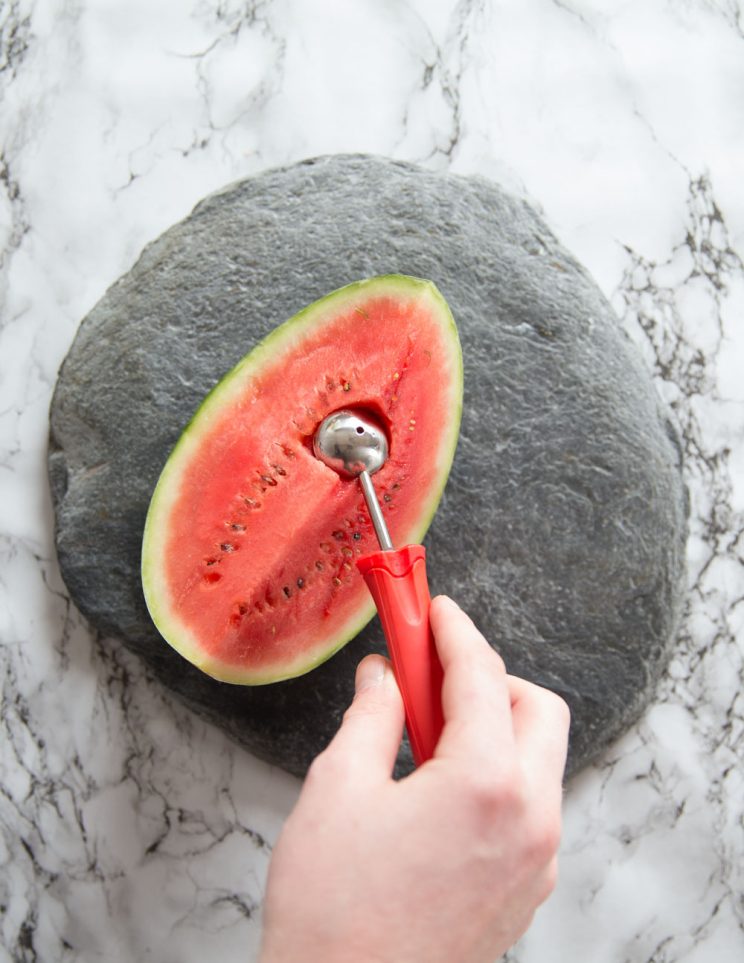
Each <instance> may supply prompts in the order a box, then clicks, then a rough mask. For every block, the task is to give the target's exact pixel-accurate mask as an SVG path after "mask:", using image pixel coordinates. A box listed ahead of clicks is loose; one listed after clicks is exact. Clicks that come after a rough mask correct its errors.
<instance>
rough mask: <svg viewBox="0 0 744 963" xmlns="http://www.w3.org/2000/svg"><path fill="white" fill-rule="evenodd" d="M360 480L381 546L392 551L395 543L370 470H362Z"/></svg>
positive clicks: (385, 550) (384, 549)
mask: <svg viewBox="0 0 744 963" xmlns="http://www.w3.org/2000/svg"><path fill="white" fill-rule="evenodd" d="M359 481H360V483H361V486H362V491H363V492H364V500H365V501H366V502H367V508H368V509H369V515H370V518H371V519H372V525H373V526H374V529H375V535H377V541H378V542H379V543H380V548H381V549H382V550H383V552H392V550H393V543H392V541H391V540H390V533H389V532H388V530H387V525H386V524H385V519H384V518H383V516H382V509H381V508H380V503H379V502H378V501H377V495H376V494H375V487H374V485H373V484H372V479H371V478H370V476H369V472H368V471H363V472H360V474H359Z"/></svg>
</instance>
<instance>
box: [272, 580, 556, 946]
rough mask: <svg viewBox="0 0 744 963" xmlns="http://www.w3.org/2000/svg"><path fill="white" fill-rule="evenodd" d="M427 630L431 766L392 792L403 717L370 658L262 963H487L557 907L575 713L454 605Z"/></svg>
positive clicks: (280, 868) (287, 876)
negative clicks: (438, 676) (435, 661)
mask: <svg viewBox="0 0 744 963" xmlns="http://www.w3.org/2000/svg"><path fill="white" fill-rule="evenodd" d="M431 626H432V631H433V634H434V638H435V641H436V645H437V651H438V652H439V657H440V659H441V662H442V667H443V669H444V685H443V689H442V708H443V711H444V719H445V725H444V729H443V731H442V735H441V738H440V740H439V743H438V745H437V748H436V751H435V753H434V757H433V758H432V759H430V760H429V761H427V762H426V763H425V764H424V765H423V766H421V767H420V768H419V769H417V770H416V771H415V772H414V773H412V774H411V775H410V776H408V777H406V778H405V779H403V780H401V781H399V782H395V781H394V780H393V779H392V776H391V773H392V769H393V765H394V762H395V758H396V755H397V751H398V747H399V744H400V740H401V736H402V730H403V721H404V720H403V704H402V701H401V697H400V693H399V691H398V687H397V685H396V683H395V679H394V677H393V674H392V670H391V668H390V665H389V663H388V662H387V661H386V660H385V659H383V658H382V657H381V656H368V657H367V658H365V659H364V660H363V661H362V662H361V663H360V665H359V668H358V670H357V677H356V694H355V696H354V701H353V702H352V704H351V706H350V707H349V709H348V710H347V712H346V714H345V716H344V720H343V724H342V725H341V728H340V729H339V731H338V733H337V734H336V736H335V737H334V739H333V741H332V742H331V743H330V745H329V746H328V748H327V749H326V750H325V751H324V752H322V753H321V754H320V755H319V756H318V757H317V758H316V759H315V761H314V762H313V764H312V766H311V767H310V770H309V771H308V774H307V778H306V781H305V784H304V786H303V789H302V792H301V794H300V798H299V800H298V802H297V805H296V807H295V809H294V810H293V812H292V813H291V815H290V817H289V819H288V820H287V823H286V825H285V827H284V830H283V832H282V834H281V837H280V839H279V842H278V843H277V846H276V849H275V851H274V856H273V859H272V862H271V866H270V870H269V879H268V887H267V894H266V902H265V909H264V942H263V950H262V955H261V963H340V961H343V963H393V961H394V963H492V961H493V960H494V959H495V958H496V957H498V956H499V955H501V954H502V953H504V952H505V951H506V950H507V949H508V948H509V947H510V946H511V945H512V944H513V943H514V942H515V941H516V940H517V939H518V938H519V937H520V936H521V935H522V934H523V933H524V931H525V930H526V929H527V927H528V926H529V924H530V922H531V920H532V917H533V914H534V912H535V910H536V908H537V907H538V906H539V905H540V903H542V902H543V901H544V900H545V899H546V898H547V897H548V895H549V894H550V892H551V891H552V889H553V886H554V884H555V877H556V853H557V849H558V841H559V836H560V810H561V798H562V785H561V780H562V776H563V770H564V766H565V760H566V747H567V737H568V722H569V714H568V708H567V707H566V704H565V703H564V702H563V700H562V699H560V698H559V697H558V696H556V695H554V694H553V693H551V692H548V691H547V690H545V689H541V688H539V687H538V686H535V685H532V684H531V683H528V682H525V681H523V680H521V679H517V678H514V677H511V676H508V675H507V674H506V671H505V668H504V664H503V661H502V660H501V658H500V657H499V656H498V655H497V654H496V653H495V652H494V651H493V650H492V649H491V647H490V646H489V645H488V643H487V642H486V640H485V639H484V638H483V636H482V635H481V634H480V632H478V630H477V629H476V628H475V626H474V625H473V623H472V622H471V621H470V619H469V618H468V617H467V616H466V615H465V614H464V613H463V612H462V611H461V610H460V609H459V608H458V607H457V605H456V604H455V603H454V602H452V601H451V600H450V599H448V598H445V597H441V596H440V597H438V598H435V599H434V600H433V601H432V605H431Z"/></svg>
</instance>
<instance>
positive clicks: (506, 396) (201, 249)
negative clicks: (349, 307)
mask: <svg viewBox="0 0 744 963" xmlns="http://www.w3.org/2000/svg"><path fill="white" fill-rule="evenodd" d="M388 273H401V274H410V275H414V276H417V277H424V278H429V279H431V280H433V281H434V282H435V283H436V284H437V286H438V287H439V289H440V290H441V291H442V293H443V294H444V296H445V298H446V299H447V301H448V302H449V305H450V307H451V309H452V312H453V314H454V317H455V320H456V322H457V325H458V329H459V332H460V339H461V342H462V348H463V357H464V372H465V403H464V409H463V419H462V426H461V434H460V440H459V444H458V449H457V453H456V456H455V461H454V465H453V469H452V473H451V476H450V479H449V482H448V485H447V488H446V491H445V495H444V498H443V500H442V503H441V505H440V507H439V510H438V512H437V515H436V517H435V519H434V521H433V523H432V527H431V529H430V531H429V534H428V536H427V538H426V540H425V544H426V546H427V552H428V559H427V561H428V570H429V581H430V585H431V589H432V593H439V592H444V593H446V594H449V595H451V596H452V597H453V598H455V599H456V600H457V601H458V602H459V603H460V604H461V605H462V606H463V608H465V609H466V610H467V611H468V612H469V614H470V615H471V616H472V617H473V619H474V621H475V622H476V624H477V625H478V626H479V628H480V629H481V630H482V631H483V632H484V634H485V635H486V637H487V638H488V639H489V641H490V642H491V644H492V645H493V646H494V647H495V648H497V649H498V650H499V651H500V652H501V654H502V655H503V657H504V659H505V661H506V664H507V668H508V670H509V671H510V672H512V673H514V674H517V675H521V676H524V677H526V678H528V679H531V680H532V681H535V682H537V683H539V684H541V685H544V686H547V687H549V688H551V689H553V690H554V691H556V692H558V693H560V694H561V695H562V696H563V697H564V698H565V699H566V700H567V701H568V703H569V705H570V707H571V713H572V727H571V745H570V753H569V766H568V772H569V773H573V772H576V771H577V770H578V769H579V768H581V767H582V766H583V765H585V764H586V763H587V762H589V761H590V760H592V759H594V758H596V756H597V755H598V754H599V753H601V751H602V749H603V748H604V747H606V746H607V745H608V744H609V743H610V742H611V741H612V740H614V739H615V738H616V737H617V736H618V735H619V734H620V733H621V732H623V731H624V730H625V729H626V728H627V727H628V726H629V725H630V724H631V723H632V722H633V721H634V720H635V719H636V718H637V717H638V715H639V714H640V713H641V712H642V710H643V709H644V707H645V706H646V705H647V704H648V703H649V701H650V700H651V699H652V698H653V694H654V688H655V683H656V681H657V680H658V678H659V676H660V674H661V673H662V672H663V671H664V668H665V666H666V663H667V659H668V656H669V652H670V647H671V646H672V645H673V642H674V632H675V627H676V624H677V618H678V614H679V610H680V606H681V601H682V592H683V585H684V546H685V538H686V513H687V502H686V492H685V489H684V486H683V483H682V479H681V456H680V446H679V441H678V438H677V435H676V432H675V429H674V427H673V425H672V423H671V421H670V418H669V414H668V412H667V411H666V410H665V409H664V407H663V405H662V404H661V403H660V401H659V399H658V398H657V396H656V394H655V391H654V388H653V385H652V382H651V378H650V375H649V373H648V372H647V371H646V369H645V367H644V365H643V363H642V361H641V359H640V357H639V356H638V354H637V353H636V351H635V349H634V347H633V346H632V345H631V344H630V342H629V340H628V339H627V337H626V336H625V334H624V333H623V331H622V329H621V327H620V325H619V322H618V321H617V319H616V317H615V316H614V314H613V312H612V310H611V308H610V306H609V305H608V303H607V301H606V299H605V298H604V297H603V295H602V294H601V292H600V291H599V290H598V288H597V286H596V285H595V284H594V282H593V281H592V279H591V278H590V277H589V276H588V274H587V273H586V271H585V270H584V269H583V268H582V267H581V265H579V264H578V263H577V262H576V261H575V259H574V258H573V257H572V256H571V255H570V254H569V253H568V252H567V251H565V250H564V249H563V248H562V247H561V246H560V245H559V244H558V242H557V241H556V239H555V237H554V236H553V235H552V234H551V232H550V231H549V230H548V229H547V227H546V226H545V224H544V223H543V221H542V220H541V219H540V217H539V216H538V215H537V214H536V213H535V211H534V210H533V209H532V208H531V207H530V206H529V205H528V204H526V203H525V202H524V201H522V200H518V199H515V198H514V197H511V196H510V195H508V194H506V193H505V192H504V191H503V190H501V189H500V188H499V187H497V186H496V185H494V184H492V183H490V182H488V181H485V180H483V179H480V178H463V177H457V176H452V175H443V174H436V173H431V172H428V171H425V170H423V169H421V168H417V167H415V166H413V165H410V164H405V163H399V162H395V161H391V160H387V159H384V158H379V157H371V156H361V155H353V156H345V155H341V156H329V157H322V158H317V159H313V160H308V161H305V162H302V163H299V164H296V165H294V166H291V167H287V168H283V169H278V170H272V171H268V172H266V173H263V174H260V175H257V176H255V177H251V178H247V179H245V180H242V181H239V182H237V183H235V184H231V185H229V186H228V187H226V188H225V189H224V190H222V191H220V192H218V193H216V194H213V195H211V196H209V197H207V198H206V199H205V200H204V201H202V202H201V203H200V204H199V205H198V206H197V207H196V208H195V210H194V211H193V213H192V214H191V215H190V216H189V217H187V218H186V219H185V220H184V221H182V222H181V223H179V224H177V225H175V226H174V227H172V228H171V229H169V230H168V231H166V232H165V233H164V234H163V235H162V236H161V237H160V238H158V239H157V240H156V241H154V242H153V243H152V244H150V245H149V246H148V247H147V248H146V249H145V250H144V251H143V253H142V255H141V256H140V258H139V260H138V261H137V263H136V264H135V265H134V267H133V268H132V269H131V271H130V272H129V273H128V274H127V275H125V276H124V277H122V278H121V279H120V280H119V281H117V282H116V283H115V284H114V285H113V286H112V287H111V288H110V290H109V291H108V292H107V293H106V295H105V296H104V297H103V298H102V299H101V301H100V302H99V303H98V304H97V305H96V306H95V307H94V309H93V310H92V311H91V312H90V314H89V315H88V316H87V317H86V318H85V319H84V320H83V322H82V324H81V326H80V329H79V332H78V334H77V337H76V338H75V341H74V343H73V345H72V347H71V349H70V351H69V354H68V356H67V358H66V360H65V362H64V364H63V366H62V369H61V371H60V375H59V380H58V383H57V387H56V390H55V394H54V399H53V402H52V409H51V434H50V446H49V473H50V481H51V490H52V497H53V502H54V509H55V515H56V526H57V528H56V544H57V551H58V556H59V561H60V565H61V569H62V574H63V577H64V579H65V582H66V584H67V586H68V588H69V591H70V593H71V595H72V598H73V600H74V601H75V603H76V604H77V606H78V607H79V608H80V610H81V611H82V612H83V613H84V615H85V616H86V617H87V618H88V619H89V620H90V621H91V623H92V624H93V625H94V626H96V627H97V628H98V629H99V630H100V632H101V633H102V634H103V635H104V636H106V637H107V642H106V644H118V642H123V643H124V644H126V645H127V646H129V647H130V648H131V649H133V650H134V651H135V652H137V653H138V654H139V655H140V656H141V657H142V658H143V659H144V660H145V661H146V662H147V663H148V665H149V666H150V668H151V669H152V671H153V672H154V673H155V674H156V675H157V676H158V678H159V679H161V680H162V682H163V683H164V684H165V685H166V686H168V687H169V688H170V689H171V690H172V691H173V692H174V693H176V694H177V695H178V696H179V697H180V698H182V699H183V700H184V701H185V702H186V703H188V704H189V705H190V706H191V707H192V708H193V709H194V710H195V711H196V712H198V713H200V714H201V715H203V716H205V717H207V718H208V719H210V720H212V721H213V722H214V723H216V724H217V725H219V726H221V727H222V728H223V729H225V730H226V731H227V732H229V733H230V734H231V735H232V736H233V737H234V738H235V739H237V740H238V741H239V742H241V743H242V744H244V745H245V746H247V747H248V748H249V749H250V750H251V751H252V752H254V753H255V754H256V755H257V756H259V757H261V758H263V759H266V760H268V761H270V762H272V763H275V764H277V765H279V766H281V767H283V768H284V769H286V770H288V771H290V772H292V773H295V774H297V775H302V774H303V773H304V772H305V771H306V769H307V767H308V765H309V763H310V762H311V760H312V759H313V757H314V756H315V755H316V754H317V752H318V751H320V750H321V749H322V748H323V747H324V745H326V743H327V742H328V740H329V739H330V738H331V736H332V735H333V733H334V732H335V730H336V728H337V727H338V724H339V722H340V718H341V715H342V713H343V711H344V709H345V708H346V707H347V705H348V704H349V702H350V700H351V696H352V692H353V679H354V669H355V666H356V664H357V662H358V661H359V660H360V659H361V658H362V656H363V655H364V654H365V653H367V652H370V651H384V640H383V638H382V634H381V630H380V627H379V623H378V621H377V619H375V620H373V622H372V623H371V624H370V625H369V626H368V627H367V628H366V629H365V630H364V631H363V632H362V633H361V634H360V635H359V636H358V637H357V638H356V639H355V640H353V641H352V642H351V643H350V644H349V645H347V646H346V647H345V648H344V649H343V650H341V652H339V653H338V654H337V655H336V656H334V657H333V658H332V659H331V660H330V661H329V662H327V663H325V664H324V665H322V666H320V667H319V668H318V669H316V670H314V671H313V672H311V673H309V674H308V675H305V676H302V677H300V678H298V679H294V680H291V681H288V682H283V683H278V684H275V685H270V686H262V687H254V688H248V687H240V686H233V685H229V684H226V683H220V682H216V681H214V680H212V679H210V678H208V677H207V676H205V675H203V674H202V673H201V672H199V671H198V670H197V669H195V668H194V667H193V666H191V665H190V664H189V663H187V662H186V661H184V660H183V659H182V658H181V657H180V656H179V655H177V654H176V653H175V652H174V651H173V650H172V649H171V648H170V646H169V645H167V644H166V643H165V642H164V641H163V640H162V639H161V638H160V636H159V635H158V633H157V631H156V629H155V628H154V626H153V624H152V622H151V620H150V618H149V615H148V613H147V609H146V606H145V603H144V598H143V594H142V588H141V584H140V574H139V573H140V545H141V539H142V529H143V525H144V520H145V515H146V513H147V507H148V503H149V499H150V495H151V493H152V490H153V488H154V486H155V483H156V481H157V478H158V476H159V473H160V470H161V468H162V466H163V464H164V462H165V460H166V459H167V456H168V453H169V451H170V450H171V448H172V447H173V445H174V444H175V442H176V440H177V439H178V436H179V434H180V432H181V431H182V429H183V428H184V427H185V425H186V423H187V422H188V420H189V418H190V417H191V415H192V414H193V412H194V411H195V410H196V408H197V407H198V406H199V404H200V402H201V400H202V399H203V397H204V396H205V395H206V394H207V392H208V391H209V390H210V389H211V388H212V387H213V386H214V384H215V383H216V382H217V381H218V380H219V379H220V378H221V377H222V375H224V374H225V373H226V372H227V371H228V370H229V369H230V368H232V367H233V365H234V364H235V363H236V362H237V361H238V360H239V359H240V358H241V357H242V356H243V355H245V354H246V353H247V352H248V351H249V350H250V349H251V348H252V347H253V346H254V345H255V344H256V342H257V341H258V340H260V339H261V338H262V337H264V336H265V335H266V334H267V333H268V332H269V331H270V330H271V329H272V328H274V327H275V326H276V325H277V324H280V323H281V322H282V321H285V320H286V319H287V318H289V317H291V316H292V315H293V314H295V313H296V312H297V311H298V310H300V309H301V308H303V307H304V306H305V305H307V304H309V303H310V302H311V301H314V300H315V299H317V298H319V297H322V296H323V295H325V294H327V293H329V292H330V291H332V290H334V289H335V288H338V287H341V286H342V285H344V284H347V283H349V282H351V281H354V280H358V279H360V278H363V277H370V276H373V275H378V274H388ZM117 640H118V642H117ZM411 765H412V763H411V757H410V750H409V747H408V745H407V743H404V745H403V747H402V748H401V753H400V756H399V760H398V765H397V767H396V771H397V773H398V774H399V775H403V774H405V773H406V772H408V771H409V770H410V768H411Z"/></svg>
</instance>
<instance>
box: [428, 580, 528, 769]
mask: <svg viewBox="0 0 744 963" xmlns="http://www.w3.org/2000/svg"><path fill="white" fill-rule="evenodd" d="M430 620H431V628H432V633H433V635H434V640H435V642H436V646H437V652H438V654H439V658H440V661H441V663H442V668H443V670H444V683H443V686H442V710H443V712H444V720H445V726H444V731H443V733H442V737H441V739H440V740H439V746H438V747H437V755H450V754H452V755H458V756H462V755H465V754H467V755H468V756H469V757H472V758H473V759H475V760H480V761H485V760H488V761H489V762H495V761H496V760H498V758H499V757H500V756H501V755H502V754H503V752H504V750H505V748H506V747H507V746H508V745H511V744H512V743H513V733H512V724H511V699H510V696H509V689H508V686H507V681H506V670H505V668H504V663H503V660H502V659H501V657H500V656H499V655H498V654H497V653H496V652H494V651H493V649H492V648H491V646H490V645H489V644H488V642H487V641H486V640H485V639H484V637H483V636H482V635H481V633H480V632H479V631H478V629H477V628H476V627H475V625H473V623H472V621H471V620H470V619H469V618H468V616H467V615H466V614H465V613H464V612H463V611H462V609H461V608H460V607H459V606H458V605H456V603H455V602H453V601H452V599H449V598H447V597H446V596H442V595H440V596H438V597H437V598H435V599H433V600H432V603H431V611H430Z"/></svg>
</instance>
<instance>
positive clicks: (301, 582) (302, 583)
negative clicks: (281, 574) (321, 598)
mask: <svg viewBox="0 0 744 963" xmlns="http://www.w3.org/2000/svg"><path fill="white" fill-rule="evenodd" d="M297 588H305V579H304V578H298V579H297Z"/></svg>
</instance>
